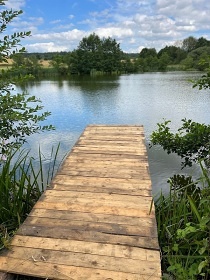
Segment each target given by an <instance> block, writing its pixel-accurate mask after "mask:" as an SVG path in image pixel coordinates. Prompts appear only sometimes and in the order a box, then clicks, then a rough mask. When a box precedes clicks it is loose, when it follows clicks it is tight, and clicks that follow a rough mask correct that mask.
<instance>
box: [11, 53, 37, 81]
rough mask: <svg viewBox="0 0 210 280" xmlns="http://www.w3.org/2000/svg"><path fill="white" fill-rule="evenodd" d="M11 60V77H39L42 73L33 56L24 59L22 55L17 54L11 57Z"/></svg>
mask: <svg viewBox="0 0 210 280" xmlns="http://www.w3.org/2000/svg"><path fill="white" fill-rule="evenodd" d="M11 58H12V59H13V66H12V69H11V70H10V72H9V74H10V75H11V76H12V77H24V76H26V75H32V76H33V77H39V76H40V75H41V73H42V71H41V70H42V69H41V65H40V63H39V61H38V59H37V57H36V56H35V55H31V56H30V57H25V55H24V54H23V53H17V54H14V55H12V56H11Z"/></svg>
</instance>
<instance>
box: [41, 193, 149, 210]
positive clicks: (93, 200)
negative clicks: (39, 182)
mask: <svg viewBox="0 0 210 280" xmlns="http://www.w3.org/2000/svg"><path fill="white" fill-rule="evenodd" d="M49 192H50V190H49ZM52 192H54V193H57V191H53V190H52ZM70 193H72V192H70ZM73 193H74V196H73V195H72V196H69V197H63V196H60V195H58V196H56V195H55V196H52V195H45V194H44V195H43V196H42V197H41V198H40V200H39V202H51V203H54V204H56V203H63V204H66V205H69V204H76V203H78V204H84V205H89V204H92V205H95V206H97V205H102V204H103V206H105V207H106V206H107V207H122V208H123V207H125V206H124V205H126V208H128V209H129V208H133V209H139V208H140V206H139V205H141V209H150V208H151V198H150V197H146V198H144V197H141V196H140V197H138V196H127V195H121V196H119V195H115V194H100V193H97V194H92V193H87V197H85V196H82V195H80V194H85V193H78V192H73ZM94 195H95V197H94ZM103 195H104V196H105V197H104V198H103ZM106 197H107V198H106ZM115 197H116V200H115ZM148 215H149V211H148Z"/></svg>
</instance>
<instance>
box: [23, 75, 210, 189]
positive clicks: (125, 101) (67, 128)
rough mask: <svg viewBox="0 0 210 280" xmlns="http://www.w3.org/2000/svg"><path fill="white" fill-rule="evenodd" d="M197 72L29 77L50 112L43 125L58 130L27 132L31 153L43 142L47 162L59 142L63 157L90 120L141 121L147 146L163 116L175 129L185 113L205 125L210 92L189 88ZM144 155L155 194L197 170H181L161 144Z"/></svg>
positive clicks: (30, 89)
mask: <svg viewBox="0 0 210 280" xmlns="http://www.w3.org/2000/svg"><path fill="white" fill-rule="evenodd" d="M200 76H201V73H196V72H168V73H144V74H132V75H121V76H99V77H89V76H88V77H77V76H75V77H71V78H69V79H68V80H42V81H33V82H31V83H30V84H29V85H28V86H27V91H28V93H29V94H32V95H35V96H36V97H38V98H40V99H41V100H42V103H43V105H44V108H45V111H50V112H51V113H52V114H51V116H50V117H49V118H48V120H47V122H46V124H52V125H54V126H55V127H56V130H55V131H51V132H46V133H40V134H37V135H33V136H30V137H29V138H28V146H29V147H30V148H31V153H32V155H33V156H34V157H36V155H37V151H38V147H39V146H41V150H42V153H43V154H44V155H45V157H46V164H47V162H48V158H49V155H50V153H51V147H52V146H56V145H57V144H58V143H59V142H60V156H59V159H60V160H61V159H62V158H63V156H64V155H65V154H66V153H67V152H69V151H70V149H71V148H72V147H73V145H74V144H75V142H76V141H77V139H78V138H79V136H80V135H81V133H82V131H83V130H84V129H85V127H86V126H87V125H88V124H119V125H120V124H126V125H129V124H131V125H134V124H135V125H144V130H145V136H146V145H147V148H148V143H149V139H150V135H151V133H152V131H154V130H155V129H156V128H157V123H158V122H162V121H163V119H167V120H171V121H172V127H173V130H175V129H176V128H178V127H179V126H180V124H181V119H183V118H187V119H192V120H194V121H197V122H201V123H207V124H208V123H209V120H210V109H209V108H210V106H209V105H210V94H209V91H199V90H198V89H193V88H192V83H191V82H190V80H191V79H196V78H197V77H200ZM18 90H20V89H18ZM148 158H149V166H150V174H151V178H152V183H153V193H154V194H155V193H157V192H158V191H159V190H160V189H162V190H163V191H165V190H167V188H168V186H167V183H166V181H167V178H169V177H170V176H171V175H173V174H175V173H178V172H179V173H182V174H185V173H187V174H192V172H194V174H195V176H198V175H199V169H198V167H196V166H195V167H194V171H193V169H192V168H186V169H184V170H181V171H180V159H179V158H178V157H177V156H176V155H167V154H166V153H165V152H164V151H163V150H162V149H161V148H160V147H153V148H152V149H149V148H148Z"/></svg>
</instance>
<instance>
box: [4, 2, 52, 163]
mask: <svg viewBox="0 0 210 280" xmlns="http://www.w3.org/2000/svg"><path fill="white" fill-rule="evenodd" d="M3 5H5V1H2V0H0V6H3ZM21 13H22V11H13V10H5V9H2V10H1V11H0V34H1V38H2V39H1V40H0V61H1V62H7V61H8V58H9V57H10V55H11V54H13V55H14V54H17V53H23V52H25V48H23V47H21V46H20V43H21V39H23V38H25V37H28V36H30V32H16V33H14V34H12V35H5V34H4V33H5V31H6V28H7V26H8V24H9V23H11V22H12V20H13V19H14V18H16V17H17V16H19V15H20V14H21ZM24 78H25V77H22V79H24ZM20 80H21V79H20V77H14V75H12V73H11V72H10V71H6V72H4V71H2V73H1V75H0V128H1V130H0V158H2V157H4V156H5V154H6V153H7V152H8V150H10V149H12V148H14V147H20V145H21V144H23V143H24V142H25V141H26V136H28V135H31V134H33V133H35V132H38V131H40V130H41V131H44V130H49V129H52V128H53V127H52V126H40V125H39V122H40V121H43V120H45V119H46V117H47V116H49V115H50V113H49V112H41V110H42V108H43V106H41V105H40V100H38V99H37V98H36V97H35V96H28V95H27V94H26V93H16V92H15V90H14V85H16V84H18V83H19V82H20Z"/></svg>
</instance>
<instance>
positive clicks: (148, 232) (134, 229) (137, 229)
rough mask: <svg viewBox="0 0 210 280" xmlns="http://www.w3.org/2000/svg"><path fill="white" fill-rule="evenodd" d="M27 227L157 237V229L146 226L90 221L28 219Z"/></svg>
mask: <svg viewBox="0 0 210 280" xmlns="http://www.w3.org/2000/svg"><path fill="white" fill-rule="evenodd" d="M25 225H28V226H30V225H31V226H34V225H35V226H43V227H53V226H54V228H55V230H57V231H62V230H63V228H66V229H70V230H71V229H73V230H87V231H97V232H104V233H109V234H118V235H132V236H151V237H157V232H156V230H155V228H154V227H153V226H152V227H148V226H147V227H144V226H133V225H125V224H115V223H102V222H90V221H85V220H84V221H73V220H67V219H62V220H55V219H53V218H40V217H28V218H27V219H26V221H25Z"/></svg>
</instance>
